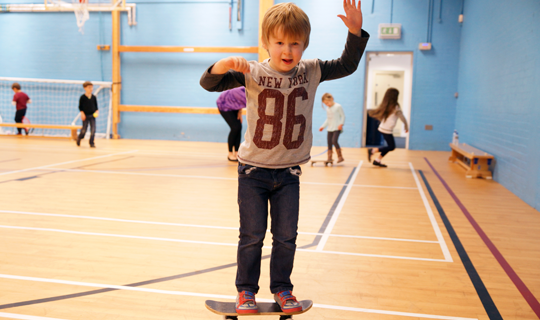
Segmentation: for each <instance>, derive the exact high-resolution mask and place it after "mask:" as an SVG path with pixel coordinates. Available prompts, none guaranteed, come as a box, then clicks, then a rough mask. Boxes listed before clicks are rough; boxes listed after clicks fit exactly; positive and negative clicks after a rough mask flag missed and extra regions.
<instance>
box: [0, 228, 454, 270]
mask: <svg viewBox="0 0 540 320" xmlns="http://www.w3.org/2000/svg"><path fill="white" fill-rule="evenodd" d="M0 228H4V229H17V230H32V231H46V232H59V233H68V234H79V235H85V236H100V237H114V238H125V239H140V240H155V241H167V242H178V243H192V244H205V245H214V246H226V247H238V243H224V242H210V241H197V240H182V239H170V238H158V237H142V236H132V235H123V234H112V233H97V232H82V231H70V230H61V229H51V228H33V227H18V226H4V225H0ZM263 248H264V249H272V247H271V246H264V247H263ZM296 250H297V251H304V252H314V253H327V254H337V255H347V256H358V257H376V258H390V259H402V260H403V259H404V260H421V261H437V262H446V260H441V259H429V258H417V257H403V256H387V255H377V254H367V253H353V252H338V251H318V250H311V249H296Z"/></svg>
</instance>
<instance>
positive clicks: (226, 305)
mask: <svg viewBox="0 0 540 320" xmlns="http://www.w3.org/2000/svg"><path fill="white" fill-rule="evenodd" d="M299 302H300V304H301V305H302V311H298V312H293V313H285V312H283V311H281V308H280V307H279V305H278V304H277V303H275V302H273V303H272V302H258V303H257V306H258V307H259V313H248V314H238V313H236V308H235V305H236V303H235V302H221V301H214V300H206V302H205V305H206V308H207V309H208V310H210V311H212V312H213V313H216V314H220V315H222V316H223V319H231V320H238V316H263V315H276V316H280V317H279V319H280V320H287V319H292V316H293V315H295V314H302V313H304V312H306V311H308V310H309V309H311V307H312V306H313V301H311V300H302V301H299Z"/></svg>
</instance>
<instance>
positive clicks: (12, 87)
mask: <svg viewBox="0 0 540 320" xmlns="http://www.w3.org/2000/svg"><path fill="white" fill-rule="evenodd" d="M11 89H17V90H21V85H20V84H19V83H17V82H13V84H12V85H11Z"/></svg>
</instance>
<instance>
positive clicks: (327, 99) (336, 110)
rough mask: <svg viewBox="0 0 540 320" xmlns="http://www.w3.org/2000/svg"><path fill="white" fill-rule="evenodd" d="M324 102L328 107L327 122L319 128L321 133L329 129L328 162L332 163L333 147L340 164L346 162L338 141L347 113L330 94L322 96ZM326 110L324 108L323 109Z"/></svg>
mask: <svg viewBox="0 0 540 320" xmlns="http://www.w3.org/2000/svg"><path fill="white" fill-rule="evenodd" d="M322 102H323V104H325V105H326V106H327V108H326V120H325V121H324V123H323V125H322V126H321V127H320V128H319V131H323V130H324V128H326V127H328V128H327V132H328V136H327V143H328V160H327V161H328V162H332V161H333V159H332V146H334V147H335V148H336V153H337V156H338V161H337V162H338V163H340V162H343V161H345V159H343V155H342V154H341V148H340V147H339V143H338V139H339V135H340V134H341V131H343V125H344V124H345V113H344V112H343V108H342V107H341V105H340V104H339V103H337V102H334V97H333V96H332V95H331V94H330V93H325V94H323V96H322ZM323 108H324V107H323Z"/></svg>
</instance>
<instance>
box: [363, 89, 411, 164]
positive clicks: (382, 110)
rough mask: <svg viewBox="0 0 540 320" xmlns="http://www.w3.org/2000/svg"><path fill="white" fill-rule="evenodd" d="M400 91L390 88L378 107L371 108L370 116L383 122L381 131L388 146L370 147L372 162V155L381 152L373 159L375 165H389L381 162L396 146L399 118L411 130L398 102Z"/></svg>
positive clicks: (369, 155) (369, 153)
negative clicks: (396, 130)
mask: <svg viewBox="0 0 540 320" xmlns="http://www.w3.org/2000/svg"><path fill="white" fill-rule="evenodd" d="M398 96H399V91H398V90H397V89H395V88H388V90H386V93H385V94H384V98H383V101H382V102H381V104H380V105H379V106H378V107H377V109H373V110H369V111H368V114H369V116H370V117H372V118H375V119H377V120H379V121H380V122H381V124H380V125H379V132H380V133H382V135H383V137H384V140H385V141H386V144H387V146H386V147H383V148H373V149H368V160H369V162H371V156H372V155H373V154H375V153H377V152H380V153H381V154H380V155H379V156H378V157H377V159H376V160H373V165H375V166H378V167H383V168H386V167H387V165H385V164H383V163H381V161H382V158H383V157H384V156H385V155H386V154H387V153H388V152H390V151H392V150H394V149H395V148H396V142H395V140H394V135H393V131H394V128H395V127H396V124H397V121H398V118H399V119H400V120H401V121H403V124H404V125H405V132H409V126H408V125H407V119H405V117H404V116H403V112H401V108H400V106H399V103H398Z"/></svg>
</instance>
